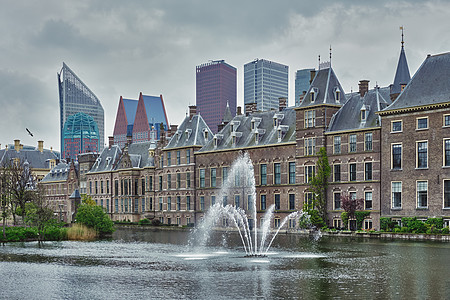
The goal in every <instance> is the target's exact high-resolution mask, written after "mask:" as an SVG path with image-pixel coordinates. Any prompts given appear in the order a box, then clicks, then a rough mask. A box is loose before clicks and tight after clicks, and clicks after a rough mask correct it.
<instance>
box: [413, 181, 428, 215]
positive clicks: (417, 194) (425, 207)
mask: <svg viewBox="0 0 450 300" xmlns="http://www.w3.org/2000/svg"><path fill="white" fill-rule="evenodd" d="M419 182H426V183H427V205H426V206H419V190H418V187H419V186H418V184H419ZM429 194H430V193H429V188H428V180H416V208H419V209H428V206H429V205H428V204H429V202H430V201H429V200H430V199H429Z"/></svg>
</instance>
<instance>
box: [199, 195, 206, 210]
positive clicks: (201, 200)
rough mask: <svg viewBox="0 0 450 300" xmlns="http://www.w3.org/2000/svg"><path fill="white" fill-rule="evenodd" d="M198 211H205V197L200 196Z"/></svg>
mask: <svg viewBox="0 0 450 300" xmlns="http://www.w3.org/2000/svg"><path fill="white" fill-rule="evenodd" d="M200 210H205V197H204V196H200Z"/></svg>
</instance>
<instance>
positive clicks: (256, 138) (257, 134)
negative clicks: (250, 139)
mask: <svg viewBox="0 0 450 300" xmlns="http://www.w3.org/2000/svg"><path fill="white" fill-rule="evenodd" d="M258 143H259V133H258V132H257V133H255V144H256V145H258Z"/></svg>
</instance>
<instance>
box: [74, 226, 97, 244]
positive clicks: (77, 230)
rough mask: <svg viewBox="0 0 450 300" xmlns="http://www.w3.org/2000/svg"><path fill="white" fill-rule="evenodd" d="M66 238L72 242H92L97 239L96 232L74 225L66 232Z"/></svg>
mask: <svg viewBox="0 0 450 300" xmlns="http://www.w3.org/2000/svg"><path fill="white" fill-rule="evenodd" d="M67 238H68V239H69V240H73V241H92V240H94V239H96V238H97V232H96V231H95V230H94V229H93V228H89V227H87V226H86V225H83V224H74V225H73V226H72V227H70V228H69V229H68V230H67Z"/></svg>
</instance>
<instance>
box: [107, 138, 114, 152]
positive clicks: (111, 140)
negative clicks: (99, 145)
mask: <svg viewBox="0 0 450 300" xmlns="http://www.w3.org/2000/svg"><path fill="white" fill-rule="evenodd" d="M112 145H114V136H108V146H109V149H111V146H112Z"/></svg>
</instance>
